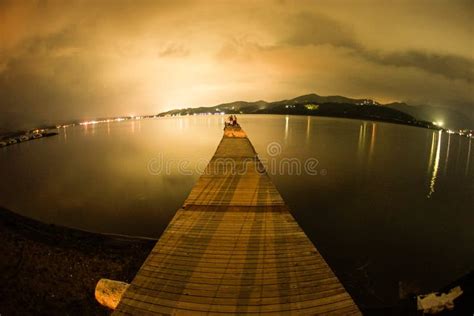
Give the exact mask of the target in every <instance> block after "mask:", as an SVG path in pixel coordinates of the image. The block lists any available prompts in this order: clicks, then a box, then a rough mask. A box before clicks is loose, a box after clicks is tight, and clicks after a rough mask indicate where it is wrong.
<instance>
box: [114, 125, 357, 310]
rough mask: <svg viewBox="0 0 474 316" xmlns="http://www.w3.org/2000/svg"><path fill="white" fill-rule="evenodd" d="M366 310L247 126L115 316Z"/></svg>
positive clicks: (223, 151) (228, 141) (227, 137)
mask: <svg viewBox="0 0 474 316" xmlns="http://www.w3.org/2000/svg"><path fill="white" fill-rule="evenodd" d="M163 314H165V315H168V314H173V315H174V314H180V315H190V314H191V315H195V314H196V315H201V314H202V315H204V314H205V315H224V314H226V315H233V314H255V315H256V314H287V315H301V314H306V315H315V314H334V315H352V314H354V315H360V311H359V309H358V308H357V305H356V304H355V303H354V301H353V300H352V298H351V297H350V296H349V294H348V293H347V292H346V290H345V289H344V287H343V286H342V285H341V283H340V282H339V280H338V279H337V277H336V276H335V275H334V273H333V272H332V271H331V269H330V267H329V266H328V265H327V264H326V262H325V261H324V259H323V257H322V256H321V255H320V254H319V252H318V251H317V250H316V248H315V247H314V245H313V244H312V243H311V241H310V240H309V239H308V237H307V236H306V235H305V233H304V232H303V231H302V230H301V228H300V227H299V225H298V223H297V222H296V221H295V220H294V218H293V217H292V215H291V214H290V212H289V209H288V207H287V206H286V205H285V203H284V201H283V199H282V198H281V196H280V194H279V193H278V191H277V189H276V188H275V186H274V185H273V183H272V181H271V180H270V178H269V176H268V174H267V173H266V172H265V170H264V168H263V166H262V164H261V162H260V161H259V160H258V157H257V154H256V152H255V149H254V148H253V146H252V144H251V143H250V141H249V139H248V138H247V136H246V135H245V133H244V131H243V130H241V129H240V128H239V127H227V128H226V129H225V131H224V137H223V138H222V140H221V142H220V144H219V146H218V148H217V151H216V153H215V155H214V157H213V158H212V159H211V161H210V163H209V165H208V166H207V168H206V170H205V172H204V174H203V175H202V176H201V177H200V178H199V180H198V181H197V183H196V185H195V186H194V188H193V189H192V191H191V193H190V194H189V197H188V198H187V200H186V201H185V203H184V206H183V207H182V208H181V209H179V210H178V211H177V213H176V215H175V216H174V218H173V219H172V221H171V222H170V224H169V225H168V227H167V228H166V230H165V232H164V233H163V235H162V236H161V238H160V240H159V241H158V242H157V243H156V246H155V247H154V249H153V250H152V251H151V253H150V255H149V256H148V258H147V259H146V261H145V263H144V264H143V266H142V267H141V268H140V270H139V271H138V273H137V275H136V277H135V278H134V280H133V281H132V283H131V285H130V286H129V287H128V289H127V291H126V292H125V293H124V295H123V297H122V299H121V301H120V303H119V305H118V307H117V309H116V310H115V312H114V315H163Z"/></svg>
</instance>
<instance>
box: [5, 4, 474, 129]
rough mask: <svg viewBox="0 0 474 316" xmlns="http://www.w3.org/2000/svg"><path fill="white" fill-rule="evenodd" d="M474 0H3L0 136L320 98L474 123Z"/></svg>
mask: <svg viewBox="0 0 474 316" xmlns="http://www.w3.org/2000/svg"><path fill="white" fill-rule="evenodd" d="M472 21H474V1H470V0H466V1H454V0H443V1H441V0H430V1H428V0H423V1H413V0H412V1H403V0H398V1H381V0H374V1H365V0H362V1H352V0H336V1H334V0H332V1H330V0H327V1H326V0H313V1H277V0H275V1H235V0H234V1H211V0H206V1H121V0H118V1H112V0H108V1H105V0H104V1H77V2H76V1H69V0H68V1H66V0H63V1H18V0H14V1H4V0H0V129H2V128H3V129H11V128H12V127H13V128H14V127H26V126H29V125H32V124H37V123H43V122H60V121H63V120H68V119H73V118H79V119H88V118H95V117H103V116H115V115H129V114H148V113H157V112H161V111H164V110H169V109H172V108H176V107H188V106H202V105H215V104H218V103H222V102H228V101H235V100H248V101H255V100H260V99H264V100H267V101H273V100H278V99H284V98H292V97H295V96H298V95H301V94H306V93H311V92H315V93H318V94H320V95H333V94H339V95H345V96H349V97H369V98H374V99H376V100H378V101H380V102H390V101H396V100H400V101H408V102H411V103H414V104H421V103H425V104H432V105H437V106H444V107H450V108H453V109H457V110H459V111H462V112H463V113H464V114H466V115H470V116H471V117H473V108H474V106H473V103H474V92H473V91H474V90H473V87H474V86H473V72H474V23H473V22H472Z"/></svg>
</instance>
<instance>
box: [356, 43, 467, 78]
mask: <svg viewBox="0 0 474 316" xmlns="http://www.w3.org/2000/svg"><path fill="white" fill-rule="evenodd" d="M361 55H362V56H365V57H366V58H367V59H369V60H371V61H374V62H377V63H381V64H384V65H390V66H397V67H414V68H418V69H421V70H423V71H426V72H428V73H431V74H436V75H441V76H443V77H446V78H448V79H452V80H457V79H459V80H465V81H467V82H472V80H473V75H474V60H473V59H470V58H466V57H462V56H455V55H446V54H439V53H433V52H422V51H413V50H409V51H406V52H396V53H389V54H380V53H374V52H369V51H362V52H361Z"/></svg>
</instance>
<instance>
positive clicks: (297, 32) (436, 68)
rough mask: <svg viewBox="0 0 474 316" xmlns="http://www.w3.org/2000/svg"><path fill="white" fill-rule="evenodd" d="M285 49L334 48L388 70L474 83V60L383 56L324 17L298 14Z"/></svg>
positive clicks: (347, 26) (415, 53)
mask: <svg viewBox="0 0 474 316" xmlns="http://www.w3.org/2000/svg"><path fill="white" fill-rule="evenodd" d="M288 25H289V35H288V36H287V37H286V39H285V40H284V41H283V42H282V44H286V45H294V46H304V45H331V46H334V47H341V48H346V49H349V50H351V51H352V53H353V54H355V55H357V56H359V57H362V58H365V59H367V60H369V61H371V62H374V63H379V64H382V65H387V66H396V67H413V68H418V69H420V70H423V71H426V72H428V73H431V74H435V75H441V76H443V77H445V78H447V79H451V80H458V79H459V80H465V81H467V82H472V80H473V75H474V60H473V59H472V58H467V57H463V56H456V55H452V54H443V53H437V52H429V51H419V50H413V49H410V50H406V51H400V52H380V51H376V50H371V49H370V47H366V46H364V45H363V43H361V42H359V41H357V38H356V35H355V32H354V30H353V29H352V28H351V22H346V23H343V22H339V21H337V20H335V19H331V18H330V17H327V16H325V15H321V14H315V13H298V14H295V15H293V16H292V17H290V18H289V19H288Z"/></svg>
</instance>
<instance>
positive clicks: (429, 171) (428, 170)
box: [0, 116, 474, 304]
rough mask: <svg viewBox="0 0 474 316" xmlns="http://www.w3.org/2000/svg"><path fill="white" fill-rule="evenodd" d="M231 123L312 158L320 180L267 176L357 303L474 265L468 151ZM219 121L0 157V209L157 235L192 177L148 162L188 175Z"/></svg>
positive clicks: (366, 126)
mask: <svg viewBox="0 0 474 316" xmlns="http://www.w3.org/2000/svg"><path fill="white" fill-rule="evenodd" d="M238 118H239V121H240V123H241V124H242V126H243V128H244V129H245V130H246V132H247V134H248V135H249V138H250V140H251V141H252V143H253V144H254V146H255V148H256V150H257V151H258V153H259V156H260V157H261V158H262V159H267V160H268V161H270V158H276V159H284V158H294V157H296V158H298V159H301V160H305V159H307V158H310V157H314V158H317V159H318V161H319V163H320V167H321V168H324V169H325V170H327V175H326V176H322V175H318V176H311V175H307V174H302V175H298V176H290V175H287V174H272V175H271V177H272V179H273V181H274V183H275V184H276V186H277V188H278V190H279V191H280V193H281V194H282V196H283V198H284V199H285V201H286V202H287V203H288V205H289V206H290V208H291V209H292V212H293V214H294V216H295V218H296V219H297V220H298V222H299V223H300V225H301V226H302V228H303V229H304V231H305V232H306V234H307V235H308V236H309V237H310V239H311V240H312V241H313V242H314V243H315V244H316V246H317V248H318V249H319V250H320V252H321V253H322V254H323V255H324V257H325V258H326V259H327V261H328V262H329V263H330V265H331V266H332V267H333V268H334V269H335V271H336V273H337V274H338V276H339V277H341V278H342V280H343V281H344V282H345V286H346V287H347V288H348V290H349V291H350V292H351V294H352V293H355V295H356V296H357V297H359V299H362V300H364V301H365V303H367V304H371V303H374V302H372V301H375V303H377V302H378V299H375V298H374V297H375V296H377V297H379V298H381V299H382V300H383V301H384V302H391V301H393V300H394V299H395V298H396V297H398V289H399V287H400V286H401V285H400V284H402V285H403V284H415V285H413V286H415V287H418V288H419V289H421V290H423V289H430V288H436V287H439V286H442V285H444V284H446V283H448V282H449V281H452V280H453V279H454V278H456V277H459V276H461V275H462V274H463V273H466V272H467V271H468V270H469V269H472V268H473V266H474V253H473V249H472V247H471V245H472V244H474V232H473V231H472V229H471V228H470V227H469V223H473V222H474V216H473V212H472V205H473V195H474V194H473V193H474V192H473V189H474V188H473V171H472V168H470V163H471V162H470V161H471V159H472V155H471V145H472V144H471V140H468V139H466V138H463V137H459V136H456V135H447V134H442V133H439V132H437V131H432V130H427V129H420V128H413V127H407V126H400V125H394V124H385V123H379V122H365V121H358V120H346V119H331V118H316V117H305V116H239V117H238ZM224 119H225V117H222V116H205V117H194V116H193V117H178V118H160V119H157V120H142V121H135V120H133V121H124V122H119V123H104V124H96V125H94V124H93V125H90V126H88V125H85V126H80V127H74V128H68V129H62V130H61V133H60V135H59V136H58V137H51V138H47V139H40V140H35V141H30V142H26V143H22V144H19V145H15V146H9V147H7V148H3V149H2V151H0V175H1V177H2V180H3V181H1V182H0V205H3V206H5V207H7V208H10V209H12V210H15V211H18V212H19V213H22V214H25V215H27V216H31V217H34V218H37V219H40V220H44V221H47V222H53V223H57V224H61V225H66V226H71V227H77V228H81V229H86V230H92V231H102V232H110V233H120V234H131V235H142V236H154V237H157V236H159V235H160V234H161V233H162V231H163V230H164V228H165V227H166V225H167V224H168V222H169V220H170V219H171V218H172V216H173V214H174V212H175V211H176V210H177V209H178V208H179V207H180V206H181V205H182V202H183V201H184V199H185V198H186V196H187V195H188V194H189V191H190V190H191V188H192V186H193V185H194V183H195V181H196V180H197V178H198V176H199V174H196V173H194V174H192V175H182V174H179V172H178V171H177V170H176V169H175V168H174V169H172V170H171V173H170V174H169V175H152V174H150V173H149V172H148V170H147V163H148V162H149V161H150V159H153V158H155V157H158V156H159V155H160V154H162V155H163V157H164V159H166V160H176V161H180V160H184V159H186V160H189V162H190V165H191V167H192V166H193V164H194V166H195V165H196V164H197V163H198V162H200V161H202V160H203V159H207V160H209V159H210V158H211V157H212V155H213V154H214V152H215V149H216V147H217V145H218V143H219V141H220V139H221V136H222V127H223V121H224ZM271 142H278V143H279V144H280V145H281V147H282V152H281V155H280V156H278V157H273V156H269V155H268V153H266V148H267V145H268V144H269V143H271ZM443 155H444V156H443ZM441 170H442V172H440V171H441ZM447 254H449V255H447ZM364 293H365V294H364ZM367 293H369V294H367ZM370 293H376V295H375V296H374V297H372V296H371V294H370ZM361 297H362V298H361ZM367 297H368V298H367ZM371 300H372V301H371ZM375 303H374V304H375Z"/></svg>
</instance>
